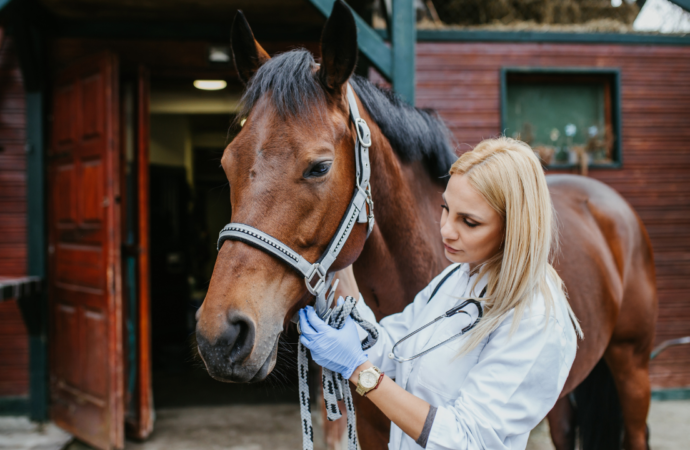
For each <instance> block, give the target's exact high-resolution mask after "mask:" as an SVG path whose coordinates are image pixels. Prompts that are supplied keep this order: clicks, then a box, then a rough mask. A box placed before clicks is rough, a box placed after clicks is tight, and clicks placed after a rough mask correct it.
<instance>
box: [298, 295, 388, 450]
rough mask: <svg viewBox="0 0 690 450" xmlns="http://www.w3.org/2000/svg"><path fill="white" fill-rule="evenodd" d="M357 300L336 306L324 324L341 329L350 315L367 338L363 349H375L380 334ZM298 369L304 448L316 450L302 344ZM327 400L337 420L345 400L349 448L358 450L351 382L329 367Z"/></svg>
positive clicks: (331, 415) (325, 388)
mask: <svg viewBox="0 0 690 450" xmlns="http://www.w3.org/2000/svg"><path fill="white" fill-rule="evenodd" d="M356 303H357V301H356V300H355V299H354V298H353V297H346V298H345V301H344V302H343V304H342V305H338V306H334V307H333V309H332V310H331V312H330V314H329V315H327V316H326V318H325V319H324V321H325V322H326V323H327V324H328V325H330V326H332V327H333V328H335V329H338V330H339V329H341V328H342V327H343V325H345V319H347V316H352V319H353V320H354V321H355V322H356V323H358V324H359V325H360V326H361V327H362V328H363V329H364V331H366V332H367V337H366V338H365V339H364V341H362V350H367V349H369V348H371V347H372V346H373V345H374V344H376V341H377V340H378V338H379V332H378V330H377V329H376V327H375V326H374V325H372V324H371V323H369V322H367V321H366V320H364V319H362V316H360V314H359V311H357V308H355V304H356ZM297 370H298V371H299V398H300V413H301V416H302V448H303V449H304V450H314V427H313V425H312V420H311V405H310V401H309V358H308V356H307V348H306V347H304V346H303V345H302V342H299V343H298V345H297ZM322 382H323V400H324V403H326V417H327V418H328V420H329V421H331V422H332V421H334V420H337V419H340V418H341V417H342V413H341V412H340V408H339V407H338V400H343V401H345V408H346V409H347V442H348V445H347V448H348V450H357V431H356V429H355V407H354V404H353V403H352V392H351V391H350V386H349V383H348V380H346V379H345V378H343V376H342V375H341V374H339V373H334V372H332V371H330V370H328V369H326V368H323V370H322Z"/></svg>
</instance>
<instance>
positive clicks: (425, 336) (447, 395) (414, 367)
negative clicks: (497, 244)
mask: <svg viewBox="0 0 690 450" xmlns="http://www.w3.org/2000/svg"><path fill="white" fill-rule="evenodd" d="M456 266H457V265H455V264H454V265H451V266H450V267H448V268H447V269H446V270H445V271H444V272H443V273H441V274H440V275H439V276H437V277H436V278H435V279H434V280H432V282H431V283H430V284H429V285H428V286H427V287H426V288H425V289H424V290H422V291H421V292H420V293H419V294H417V296H416V297H415V299H414V302H413V303H411V304H410V305H408V306H407V307H406V308H405V309H404V310H403V311H402V312H401V313H398V314H393V315H391V316H388V317H386V318H384V319H383V320H381V323H379V324H377V325H376V326H377V328H378V330H379V340H378V342H377V343H376V345H374V346H373V347H372V348H371V349H369V350H367V353H368V355H369V360H370V361H371V362H372V363H373V364H374V365H376V366H377V367H379V368H380V369H381V370H383V371H384V372H385V373H386V374H387V375H389V376H390V377H391V378H394V379H395V382H396V383H397V384H398V385H399V386H401V387H402V388H404V389H405V390H407V391H408V392H410V393H412V394H414V395H416V396H417V397H419V398H421V399H424V400H426V401H427V402H428V403H429V404H431V405H433V406H436V407H437V408H438V411H437V413H436V417H435V420H434V422H433V426H432V428H431V432H430V434H429V439H428V442H427V446H426V448H427V449H453V450H474V449H477V450H479V449H490V450H518V449H520V450H523V449H524V448H525V447H526V445H527V439H528V438H529V433H530V431H531V430H532V429H533V428H534V427H535V426H536V425H537V424H538V423H539V422H540V421H541V420H542V419H543V418H544V417H545V416H546V414H547V413H548V412H549V411H550V410H551V408H552V407H553V405H554V404H555V403H556V400H557V399H558V396H559V394H560V392H561V390H562V389H563V385H564V384H565V380H566V378H567V376H568V373H569V371H570V367H571V365H572V363H573V360H574V359H575V350H576V347H577V339H576V334H575V330H574V327H573V324H572V322H571V321H570V318H569V316H568V312H567V309H566V306H565V302H566V299H565V298H564V297H563V295H562V294H559V293H557V292H556V291H555V289H553V285H551V284H550V287H551V288H552V293H553V297H554V300H555V308H552V310H551V313H550V320H549V322H548V326H545V325H546V314H545V313H546V310H545V302H544V298H543V296H542V295H541V294H540V295H538V296H537V297H536V298H534V300H533V302H532V304H531V305H530V306H529V307H528V309H526V310H525V314H524V315H523V317H522V319H521V321H520V325H519V327H518V329H517V330H516V331H515V333H514V334H513V335H512V336H511V335H510V329H511V325H512V322H513V313H510V314H509V315H508V317H506V319H505V320H504V321H503V322H502V323H501V325H500V326H499V327H498V329H496V330H495V331H494V332H493V333H491V334H490V335H489V336H488V337H486V338H485V339H484V340H483V341H482V342H481V343H480V344H479V345H478V346H477V347H476V348H475V349H473V350H472V351H471V352H469V353H468V354H466V355H464V356H462V357H457V355H458V353H459V349H460V347H461V346H462V344H463V343H464V342H465V339H466V336H463V337H460V338H459V339H456V340H454V341H451V342H450V343H448V344H445V345H444V346H442V347H440V348H438V349H436V350H434V351H432V352H430V353H427V354H426V355H424V356H422V357H420V358H417V359H415V360H412V361H409V362H404V363H398V362H395V361H393V360H392V359H390V358H389V357H388V354H389V353H390V351H391V348H392V347H393V345H394V344H395V343H396V342H397V341H398V340H400V339H401V338H402V337H404V336H406V335H407V334H408V333H410V332H412V331H414V330H416V329H418V328H419V327H421V326H423V325H425V324H427V323H429V322H430V321H431V320H433V319H435V318H436V317H438V316H440V315H442V314H443V313H445V312H446V311H447V310H448V309H450V308H452V307H453V306H456V305H458V304H459V303H460V302H461V300H459V299H458V297H463V296H464V297H467V296H470V295H471V296H475V297H477V296H479V294H480V293H481V291H482V289H483V288H484V287H485V286H486V277H485V278H484V279H482V280H480V281H479V282H478V283H477V285H476V286H475V289H474V291H472V292H470V291H471V289H472V287H473V285H474V282H475V279H476V277H477V275H473V276H472V277H471V278H470V276H469V267H468V265H467V264H463V267H461V268H460V269H458V270H457V271H456V272H455V273H454V274H453V275H451V276H450V277H449V278H448V279H447V280H446V281H445V283H444V284H443V286H442V287H441V288H440V289H439V291H438V292H437V293H436V295H435V296H434V298H433V299H431V301H429V296H430V295H431V293H432V291H433V290H434V288H435V287H436V285H437V284H438V283H439V282H440V281H441V279H442V278H443V277H444V276H445V275H446V274H447V273H448V272H449V271H451V270H452V269H453V268H455V267H456ZM427 302H428V303H427ZM357 309H358V310H359V312H360V313H361V314H362V316H363V318H364V319H365V320H367V321H369V322H371V323H375V317H374V314H373V312H372V311H371V309H370V308H369V307H368V306H367V305H366V303H364V301H363V300H362V299H361V298H360V301H359V302H358V304H357ZM467 311H468V312H472V315H473V316H472V318H471V319H470V318H468V317H467V316H466V315H464V314H459V315H456V316H453V317H450V318H447V319H443V320H442V321H440V322H439V323H437V324H435V325H433V326H431V327H429V328H427V329H425V330H423V331H422V332H420V333H418V334H417V335H415V336H414V337H412V338H410V339H408V340H407V341H405V342H403V343H402V344H401V345H399V346H398V347H397V348H396V354H397V355H398V356H403V357H407V356H412V355H415V354H417V353H419V352H421V351H423V350H425V349H427V348H429V347H430V346H433V345H435V344H437V343H439V342H442V341H443V340H445V339H447V338H449V337H450V336H453V335H454V334H456V333H458V332H459V331H460V330H461V329H462V328H464V327H465V326H467V325H468V324H469V320H472V321H474V319H475V318H476V313H475V308H474V307H471V306H469V307H468V308H467ZM360 332H362V330H361V329H360ZM415 438H416V436H415ZM388 448H389V449H390V450H409V449H420V448H422V447H420V446H419V445H417V443H416V442H415V440H414V439H412V438H411V437H409V436H407V435H406V434H404V433H403V431H402V430H401V429H400V428H398V427H397V426H396V425H395V424H392V426H391V434H390V442H389V444H388Z"/></svg>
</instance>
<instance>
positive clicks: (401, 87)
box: [391, 0, 417, 105]
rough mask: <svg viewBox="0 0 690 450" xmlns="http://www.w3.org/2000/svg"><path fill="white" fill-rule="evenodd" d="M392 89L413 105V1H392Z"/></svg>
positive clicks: (415, 35)
mask: <svg viewBox="0 0 690 450" xmlns="http://www.w3.org/2000/svg"><path fill="white" fill-rule="evenodd" d="M391 22H392V34H393V42H392V44H393V48H392V50H393V89H395V91H396V92H397V93H398V95H400V96H401V97H402V98H403V99H404V100H405V101H407V102H408V103H409V104H410V105H414V86H415V44H416V41H417V33H416V31H417V30H416V20H415V9H414V0H393V20H391Z"/></svg>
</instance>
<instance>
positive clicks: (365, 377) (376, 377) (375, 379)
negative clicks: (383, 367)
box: [357, 366, 383, 396]
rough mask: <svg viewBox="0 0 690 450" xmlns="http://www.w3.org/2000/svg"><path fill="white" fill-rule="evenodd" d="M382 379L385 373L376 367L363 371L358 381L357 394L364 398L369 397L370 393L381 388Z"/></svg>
mask: <svg viewBox="0 0 690 450" xmlns="http://www.w3.org/2000/svg"><path fill="white" fill-rule="evenodd" d="M382 378H383V372H381V371H380V370H379V368H378V367H376V366H371V367H369V368H368V369H366V370H363V371H361V372H360V373H359V379H358V380H357V393H358V394H359V395H362V396H364V395H367V393H368V392H370V391H373V390H374V389H376V388H377V387H378V386H379V383H381V379H382Z"/></svg>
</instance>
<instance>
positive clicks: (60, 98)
mask: <svg viewBox="0 0 690 450" xmlns="http://www.w3.org/2000/svg"><path fill="white" fill-rule="evenodd" d="M74 97H75V94H74V86H73V85H72V84H65V85H62V86H58V87H57V88H56V89H55V95H54V99H55V100H54V101H55V104H54V105H53V111H54V114H53V133H54V135H53V141H54V144H55V145H53V146H51V149H50V150H52V152H53V153H57V152H59V147H58V146H63V145H69V144H72V143H74V141H75V130H76V123H75V121H74V117H72V111H74V109H75V105H74V103H75V101H76V99H75V98H74Z"/></svg>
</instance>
